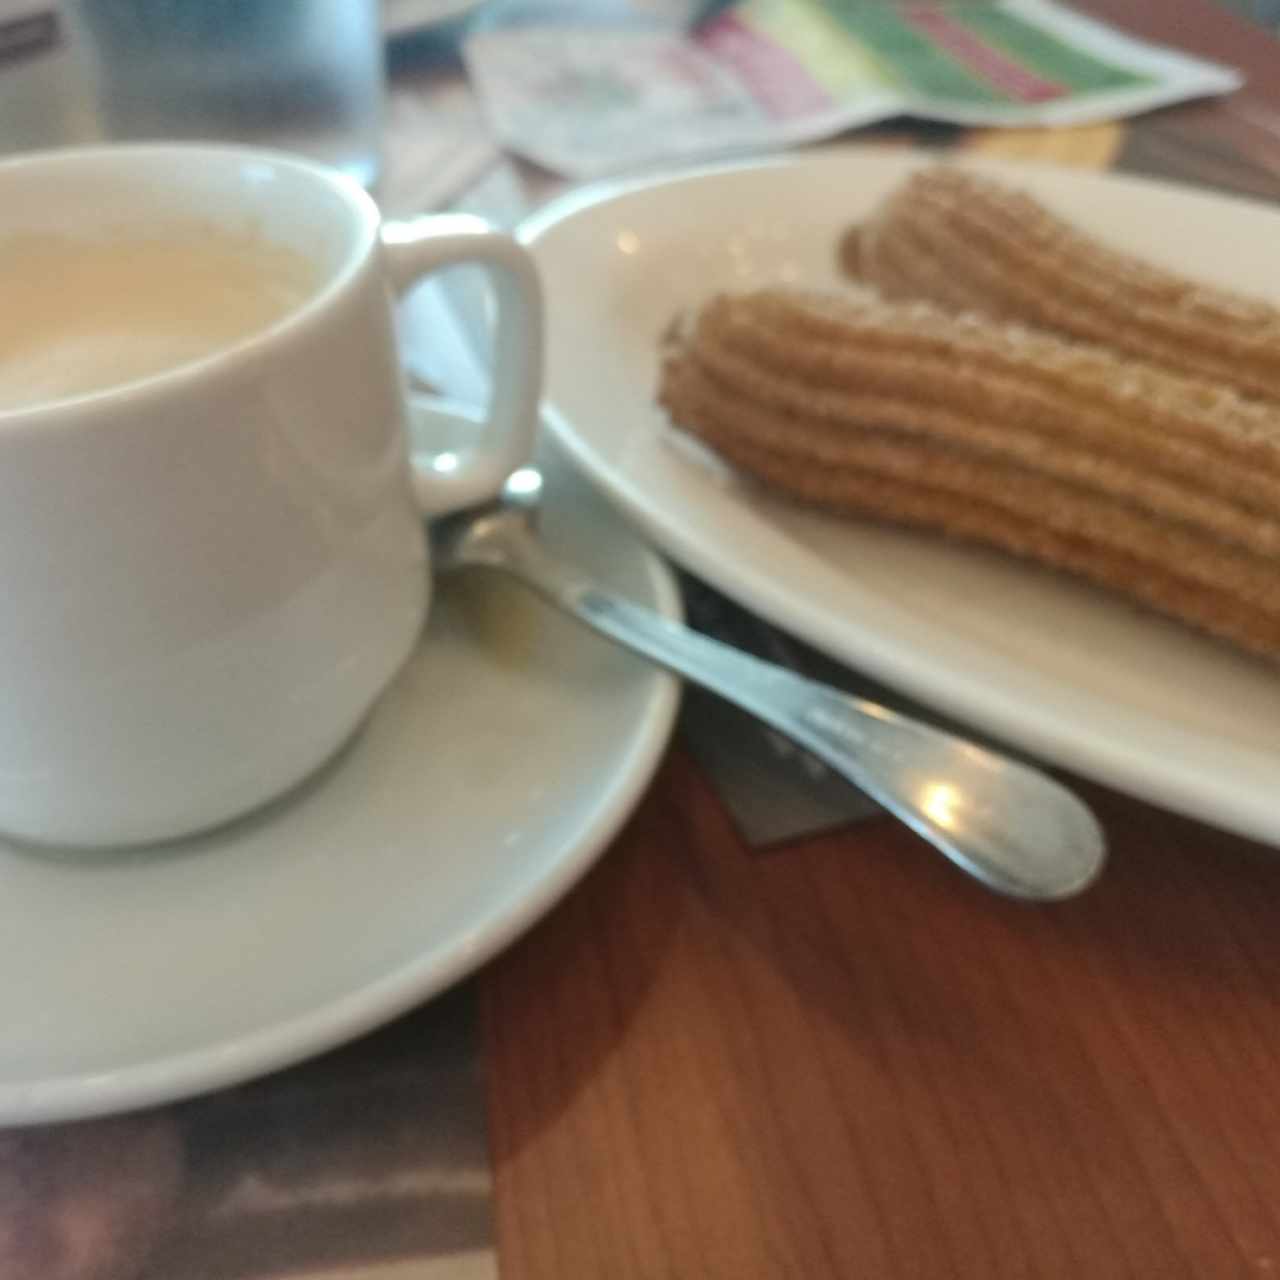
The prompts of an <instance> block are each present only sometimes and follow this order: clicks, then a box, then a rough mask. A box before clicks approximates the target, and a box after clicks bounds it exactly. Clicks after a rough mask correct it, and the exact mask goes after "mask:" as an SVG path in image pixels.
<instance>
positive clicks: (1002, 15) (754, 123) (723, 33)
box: [465, 0, 1242, 178]
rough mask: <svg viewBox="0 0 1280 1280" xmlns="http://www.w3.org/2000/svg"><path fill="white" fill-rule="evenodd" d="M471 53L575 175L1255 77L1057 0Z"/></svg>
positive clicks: (524, 37)
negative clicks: (901, 118) (900, 124)
mask: <svg viewBox="0 0 1280 1280" xmlns="http://www.w3.org/2000/svg"><path fill="white" fill-rule="evenodd" d="M560 12H561V13H563V10H561V11H560ZM465 52H466V58H467V64H468V68H469V70H470V72H471V76H472V79H473V81H474V83H475V86H476V89H477V91H478V93H479V94H480V96H481V99H482V101H483V103H484V105H485V108H486V110H487V111H488V113H489V115H490V117H491V120H492V122H493V124H494V127H495V129H496V130H497V132H498V135H499V137H500V138H501V139H502V140H503V142H504V143H505V144H506V145H507V146H508V147H510V148H511V149H512V150H514V151H517V152H519V153H520V154H522V155H524V156H526V157H528V158H529V159H532V160H534V161H537V162H538V163H540V164H542V165H544V166H546V167H547V168H549V169H552V170H555V171H556V172H558V173H561V174H564V175H566V176H568V177H572V178H592V177H600V176H604V175H606V174H612V173H620V172H626V171H634V170H636V169H642V168H645V167H648V166H651V165H654V164H661V163H666V162H670V161H673V160H688V159H693V158H696V157H703V156H712V155H726V154H732V153H735V152H743V151H753V150H762V149H769V148H772V147H779V146H787V145H792V144H796V143H801V142H812V141H815V140H818V139H820V138H824V137H830V136H832V135H833V134H836V133H840V132H842V131H844V130H845V129H849V128H854V127H856V126H859V125H865V124H870V123H873V122H876V121H880V120H884V119H887V118H889V117H892V116H895V115H903V114H909V115H913V116H918V117H925V118H928V119H933V120H940V121H946V122H950V123H954V124H964V125H1008V126H1026V125H1039V126H1045V125H1074V124H1086V123H1091V122H1095V121H1099V120H1107V119H1115V118H1117V117H1120V116H1126V115H1134V114H1136V113H1138V112H1141V111H1148V110H1150V109H1152V108H1153V107H1158V106H1164V105H1167V104H1168V103H1171V102H1178V101H1182V100H1184V99H1187V98H1193V97H1200V96H1204V95H1207V94H1218V93H1229V92H1231V91H1232V90H1233V89H1236V88H1238V87H1239V86H1240V84H1241V83H1242V78H1241V77H1240V75H1239V73H1238V72H1236V71H1235V70H1233V69H1231V68H1229V67H1223V66H1218V65H1215V64H1213V63H1208V62H1204V61H1202V60H1200V59H1197V58H1192V57H1190V56H1188V55H1186V54H1182V53H1178V52H1176V51H1174V50H1171V49H1165V48H1160V47H1157V46H1153V45H1149V44H1145V43H1143V42H1141V41H1138V40H1135V39H1133V38H1131V37H1129V36H1125V35H1123V34H1121V33H1120V32H1118V31H1116V30H1114V29H1113V28H1111V27H1108V26H1105V25H1104V24H1102V23H1099V22H1096V21H1094V20H1092V19H1089V18H1085V17H1083V16H1082V15H1080V14H1078V13H1076V12H1074V11H1073V10H1070V9H1068V8H1066V7H1064V6H1062V5H1060V4H1056V3H1053V0H986V2H980V3H911V2H907V3H899V4H896V5H891V4H885V3H878V2H877V0H825V2H824V0H737V2H736V3H722V4H717V5H714V6H712V9H711V12H710V13H706V14H704V16H703V17H702V19H701V21H699V22H698V23H697V24H696V25H695V26H693V27H692V28H691V29H688V30H685V29H681V28H676V27H671V26H664V25H662V24H658V23H653V24H644V23H627V24H619V25H617V26H607V25H606V26H602V25H600V24H599V23H585V22H584V23H582V24H578V23H574V22H572V21H565V20H564V19H563V17H561V18H558V19H557V20H556V21H554V22H547V23H528V22H526V23H522V24H521V25H518V26H517V25H512V26H502V25H498V26H495V27H491V28H490V29H488V30H483V31H481V32H479V33H478V34H476V35H474V36H473V37H472V38H471V39H470V40H469V41H468V42H467V45H466V50H465Z"/></svg>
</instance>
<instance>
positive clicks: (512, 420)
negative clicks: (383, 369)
mask: <svg viewBox="0 0 1280 1280" xmlns="http://www.w3.org/2000/svg"><path fill="white" fill-rule="evenodd" d="M382 248H383V259H384V261H385V263H386V265H387V269H388V272H389V274H390V277H391V283H392V286H393V287H394V289H395V291H396V293H397V294H404V293H406V292H408V290H409V289H410V288H411V287H412V286H413V285H415V284H416V283H417V282H418V281H419V280H421V279H422V277H423V276H425V275H428V274H430V273H431V272H432V271H438V270H440V268H442V267H447V266H452V265H453V264H455V263H462V262H472V263H476V264H477V265H479V266H481V267H484V268H485V269H486V270H487V271H488V273H489V278H490V280H491V281H492V282H493V289H494V297H495V301H496V303H497V331H496V334H495V341H494V370H493V391H492V393H491V398H490V402H489V411H488V415H487V417H486V420H485V422H484V424H483V427H482V430H481V433H480V438H479V440H478V441H477V443H476V444H475V445H474V446H472V447H471V448H470V449H467V450H466V451H465V452H464V453H462V454H461V456H459V455H458V454H455V453H447V454H438V455H436V456H434V457H432V456H428V457H418V458H414V459H413V486H414V492H415V494H416V495H417V499H418V504H419V505H420V506H421V508H422V512H423V514H424V515H426V516H440V515H445V514H447V513H448V512H450V511H457V510H459V509H461V508H462V507H468V506H473V505H475V504H477V503H481V502H484V501H486V500H487V499H489V498H493V497H495V496H496V495H497V494H498V491H499V490H500V489H501V488H502V485H503V483H504V482H505V480H506V478H507V477H508V476H509V475H510V474H511V472H513V471H515V470H517V469H518V468H519V467H521V466H523V465H524V464H525V463H527V462H528V461H529V459H530V457H532V455H533V445H534V437H535V436H536V434H537V430H538V401H539V397H540V395H541V392H542V286H541V283H540V281H539V279H538V272H537V268H536V267H535V266H534V262H533V258H532V256H531V255H530V254H529V251H528V250H527V249H525V248H524V247H523V246H522V245H520V244H518V243H517V242H516V241H515V240H513V239H512V238H511V237H510V236H508V235H505V234H504V233H502V232H500V231H496V230H494V228H493V227H491V226H490V225H489V224H488V223H487V222H485V221H484V220H483V219H481V218H474V217H471V216H470V215H468V214H429V215H427V216H425V217H421V218H414V219H410V220H408V221H404V222H389V223H385V224H384V225H383V228H382Z"/></svg>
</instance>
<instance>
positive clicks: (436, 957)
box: [0, 406, 683, 1129]
mask: <svg viewBox="0 0 1280 1280" xmlns="http://www.w3.org/2000/svg"><path fill="white" fill-rule="evenodd" d="M444 412H445V413H448V407H447V406H444ZM553 447H554V446H553ZM556 451H557V452H558V453H559V454H560V455H561V458H562V459H563V461H564V464H565V465H566V467H567V468H568V469H569V470H572V471H577V468H576V467H575V466H573V464H572V463H571V462H570V461H569V460H568V459H567V458H565V457H564V451H563V450H560V449H557V450H556ZM578 475H579V480H580V481H581V482H582V483H587V481H586V478H585V477H583V476H582V475H581V472H579V473H578ZM605 505H606V506H608V505H609V504H605ZM607 518H608V519H609V520H611V521H615V522H616V523H617V525H618V526H619V528H620V529H621V530H622V531H623V532H624V535H625V536H628V537H630V538H631V539H632V540H633V542H634V544H635V550H636V555H637V563H638V564H642V565H643V566H644V572H645V578H646V582H647V586H648V589H649V592H650V594H651V600H652V607H653V608H654V609H655V610H656V611H657V612H658V613H659V614H660V615H662V616H663V617H665V618H668V619H671V620H673V621H680V620H682V618H683V606H682V602H681V596H680V589H679V586H678V583H677V580H676V577H675V574H674V572H673V570H672V569H671V567H670V566H669V565H668V564H667V563H666V561H664V560H663V558H662V557H661V556H660V555H659V554H658V553H657V552H656V551H655V550H654V549H653V548H652V547H651V546H650V545H649V544H648V543H646V542H645V540H644V539H643V537H642V536H641V535H640V534H639V532H638V531H637V530H636V529H635V528H634V526H632V525H631V524H630V523H629V522H628V521H627V520H626V519H625V518H624V517H623V515H622V514H621V513H620V512H618V511H617V510H616V509H614V508H612V507H609V513H608V516H607ZM420 643H421V641H420ZM649 678H650V680H651V690H650V692H649V694H648V696H647V699H646V705H645V709H644V713H643V715H642V716H638V717H637V718H636V719H635V720H634V721H633V722H632V723H631V724H630V725H628V726H627V732H628V735H629V737H630V742H629V745H628V747H627V748H626V750H625V751H623V752H620V753H619V757H618V764H617V768H616V770H615V771H614V773H613V776H612V779H611V782H610V787H609V789H608V790H607V791H606V792H604V793H602V795H601V805H600V808H599V810H598V812H597V814H596V816H595V818H594V820H593V821H592V822H590V823H589V824H587V825H586V826H584V827H583V828H582V829H581V830H580V832H579V833H578V836H577V838H576V840H572V841H569V842H567V843H566V848H565V853H564V854H563V856H562V857H561V858H560V860H559V861H558V862H557V863H556V864H555V865H554V867H553V868H552V869H551V870H549V871H548V872H547V874H546V875H545V876H544V877H543V879H541V880H540V881H539V882H538V883H537V884H536V885H534V886H532V887H529V886H527V885H525V886H523V887H522V886H515V887H513V888H511V889H510V890H509V892H508V893H506V894H505V895H503V896H502V898H501V899H500V900H498V901H496V902H495V903H494V905H493V906H492V908H491V909H490V910H489V912H488V913H487V916H486V918H485V919H483V920H481V921H479V922H478V923H477V924H476V925H475V926H474V927H473V928H472V929H471V931H470V932H469V934H468V935H466V936H464V937H463V938H462V939H458V938H453V939H445V940H443V941H440V942H437V943H436V945H435V946H434V947H432V948H431V949H429V950H427V951H424V952H422V953H420V954H418V955H417V956H415V957H414V959H413V960H412V961H410V962H409V963H408V964H405V965H401V966H400V967H398V968H396V969H394V970H391V971H390V972H388V973H386V974H383V975H382V976H381V977H379V978H377V979H375V980H374V981H373V982H370V983H367V984H366V985H365V986H363V987H360V988H358V989H357V990H354V991H350V992H347V993H346V994H344V995H341V996H338V997H337V998H335V999H333V1000H330V1001H327V1002H324V1003H322V1004H320V1005H319V1006H317V1007H316V1008H314V1009H312V1010H309V1011H308V1012H307V1013H305V1014H301V1015H299V1016H297V1017H293V1018H289V1019H286V1020H283V1021H280V1022H276V1023H273V1024H272V1025H270V1026H266V1027H262V1028H259V1029H257V1030H255V1031H252V1032H249V1033H248V1034H245V1035H241V1036H237V1037H234V1038H232V1039H229V1040H226V1041H223V1042H220V1043H219V1042H214V1043H211V1044H206V1045H203V1046H201V1047H199V1048H195V1049H190V1050H184V1051H183V1052H181V1053H177V1054H170V1055H168V1056H166V1057H161V1058H157V1059H154V1060H151V1061H146V1062H142V1063H137V1064H130V1065H128V1066H124V1067H121V1068H118V1069H113V1070H110V1071H103V1072H83V1073H77V1074H73V1075H67V1076H60V1077H47V1078H45V1079H42V1080H38V1081H32V1082H31V1083H17V1084H5V1083H3V1082H0V1129H6V1128H23V1127H28V1126H32V1125H40V1124H51V1123H59V1122H64V1121H72V1120H87V1119H92V1118H95V1117H101V1116H106V1115H113V1114H117V1113H121V1112H128V1111H135V1110H140V1109H144V1108H148V1107H153V1106H158V1105H161V1104H164V1103H170V1102H175V1101H178V1100H181V1099H186V1098H190V1097H195V1096H198V1095H201V1094H205V1093H210V1092H213V1091H215V1090H218V1089H223V1088H227V1087H230V1086H232V1085H236V1084H241V1083H244V1082H246V1081H249V1080H252V1079H256V1078H258V1077H261V1076H265V1075H269V1074H271V1073H273V1072H276V1071H279V1070H282V1069H284V1068H286V1067H289V1066H293V1065H295V1064H297V1063H299V1062H302V1061H305V1060H307V1059H309V1058H313V1057H315V1056H317V1055H319V1054H322V1053H325V1052H327V1051H329V1050H332V1049H336V1048H338V1047H339V1046H341V1045H343V1044H346V1043H348V1042H350V1041H352V1040H355V1039H357V1038H359V1037H360V1036H363V1035H366V1034H368V1033H369V1032H371V1031H373V1030H375V1029H377V1028H378V1027H380V1026H383V1025H385V1024H386V1023H388V1022H390V1021H392V1020H393V1019H395V1018H396V1017H399V1016H401V1015H402V1014H404V1013H406V1012H408V1011H409V1010H411V1009H413V1008H416V1007H417V1006H419V1005H421V1004H424V1003H425V1002H426V1001H428V1000H429V999H431V998H432V997H434V996H437V995H439V994H441V993H442V992H444V991H445V990H447V989H448V988H450V987H452V986H453V985H455V984H456V983H458V982H459V981H461V980H462V979H463V978H465V977H467V976H469V975H470V974H472V973H473V972H474V971H475V970H477V969H478V968H479V967H480V966H481V965H483V964H484V963H485V962H486V961H488V960H490V959H491V958H493V957H494V956H495V955H497V954H498V953H499V952H500V951H502V950H504V949H505V948H506V947H508V946H510V945H511V943H512V942H514V941H515V939H516V938H518V937H519V936H520V935H521V934H522V933H524V932H525V931H526V930H528V929H529V928H530V927H531V926H532V925H533V924H534V923H536V922H537V921H538V920H539V919H541V918H542V916H544V915H545V914H546V913H547V912H548V911H550V910H551V908H552V907H554V906H555V905H556V904H557V903H558V902H559V901H560V899H561V898H563V897H564V896H565V895H566V894H567V893H568V891H569V890H570V889H571V888H572V887H573V886H574V885H575V884H576V883H577V882H578V881H579V880H580V879H581V878H582V876H583V875H584V874H585V873H586V872H587V871H588V870H589V869H590V868H591V867H592V866H593V865H594V863H595V862H596V860H597V859H598V858H599V857H600V855H601V854H602V853H603V852H604V851H605V849H606V848H607V847H608V846H609V845H610V844H611V843H612V841H613V839H614V838H615V837H616V836H617V834H618V833H619V831H620V830H621V829H622V827H623V825H624V824H625V823H626V822H627V820H628V819H629V818H630V817H631V815H632V813H633V812H634V810H635V809H636V807H637V805H638V804H639V803H640V800H641V798H642V797H643V795H644V793H645V791H646V790H647V789H648V787H649V785H650V783H651V782H652V780H653V777H654V774H655V773H656V772H657V769H658V766H659V764H660V762H661V760H662V757H663V755H664V754H665V752H666V749H667V746H668V743H669V742H670V740H671V736H672V732H673V730H674V727H675V719H676V715H677V712H678V710H679V705H680V684H679V681H677V680H676V679H675V678H674V677H673V676H670V675H668V674H666V673H665V672H662V671H660V670H653V671H652V672H651V674H650V677H649Z"/></svg>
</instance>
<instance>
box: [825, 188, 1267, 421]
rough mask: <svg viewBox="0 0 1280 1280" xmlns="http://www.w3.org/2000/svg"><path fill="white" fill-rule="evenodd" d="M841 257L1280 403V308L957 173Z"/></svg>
mask: <svg viewBox="0 0 1280 1280" xmlns="http://www.w3.org/2000/svg"><path fill="white" fill-rule="evenodd" d="M840 259H841V263H842V265H843V267H844V269H845V271H846V272H847V273H848V274H850V275H852V276H855V277H857V278H860V279H862V280H863V281H865V282H866V283H867V284H870V285H872V286H874V287H875V288H876V289H877V290H878V291H879V292H880V293H881V294H882V295H883V296H884V297H886V298H890V299H898V300H902V299H911V298H915V299H921V300H925V301H929V302H932V303H933V304H935V305H936V306H939V307H942V308H945V309H947V310H951V311H971V310H972V311H978V312H982V313H984V314H987V315H990V316H995V317H999V318H1003V319H1007V320H1016V321H1020V322H1022V323H1024V324H1027V325H1030V326H1033V327H1035V328H1038V329H1045V330H1050V331H1052V332H1055V333H1058V334H1061V335H1064V336H1066V337H1070V338H1075V339H1078V340H1081V341H1085V342H1090V343H1096V344H1100V345H1105V346H1108V347H1111V348H1113V349H1114V350H1116V351H1120V352H1123V353H1124V354H1126V355H1128V356H1131V357H1133V358H1135V359H1137V360H1142V361H1145V362H1147V363H1150V364H1154V365H1158V366H1160V367H1162V368H1165V369H1168V370H1170V371H1172V372H1175V373H1180V374H1188V375H1193V376H1200V377H1204V378H1206V379H1209V380H1213V381H1219V382H1225V383H1228V384H1230V385H1231V386H1234V387H1237V388H1239V389H1240V390H1241V391H1243V392H1245V393H1247V394H1249V395H1252V396H1258V397H1261V398H1264V399H1269V400H1274V401H1277V402H1280V309H1277V308H1275V307H1272V306H1269V305H1268V304H1266V303H1264V302H1261V301H1256V300H1253V299H1249V298H1245V297H1242V296H1240V295H1237V294H1234V293H1230V292H1227V291H1225V290H1221V289H1215V288H1211V287H1209V286H1208V285H1204V284H1198V283H1196V282H1194V281H1192V280H1190V279H1187V278H1185V277H1182V276H1180V275H1178V274H1176V273H1174V272H1170V271H1164V270H1161V269H1159V268H1157V267H1154V266H1151V265H1149V264H1147V263H1144V262H1142V261H1140V260H1139V259H1137V258H1134V257H1132V256H1130V255H1128V254H1124V253H1120V252H1117V251H1116V250H1113V249H1110V248H1108V247H1107V246H1105V245H1103V244H1102V243H1100V242H1099V241H1098V240H1096V239H1094V238H1093V237H1091V236H1089V235H1087V234H1086V233H1084V232H1083V231H1080V230H1078V229H1077V228H1075V227H1073V226H1072V225H1071V224H1070V223H1068V222H1066V221H1065V220H1063V219H1062V218H1059V217H1057V216H1055V215H1054V214H1053V213H1051V212H1050V211H1049V210H1048V209H1046V208H1045V207H1044V206H1043V205H1041V204H1040V203H1039V202H1038V201H1036V200H1035V199H1033V198H1032V197H1031V196H1029V195H1026V194H1024V193H1023V192H1021V191H1017V190H1014V189H1012V188H1010V187H1007V186H1005V185H1003V184H1002V183H999V182H996V181H994V180H992V179H990V178H987V177H985V176H978V175H976V174H974V173H972V172H970V171H966V170H964V169H961V168H958V167H955V166H950V165H938V166H934V167H931V168H928V169H924V170H922V171H921V172H919V173H917V174H914V175H913V176H912V177H910V178H909V179H907V181H906V182H904V183H903V184H902V185H901V186H900V187H899V188H898V189H897V190H896V191H895V192H894V193H893V194H892V195H891V196H890V197H889V198H888V199H887V200H886V201H885V202H884V203H883V204H882V206H881V207H880V208H879V209H878V210H877V211H876V213H875V214H874V215H873V216H872V217H871V218H870V219H869V220H868V221H867V222H866V223H865V224H863V225H861V226H859V227H856V228H852V229H851V230H850V232H849V234H848V236H846V238H845V240H844V241H843V242H842V244H841V246H840Z"/></svg>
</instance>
